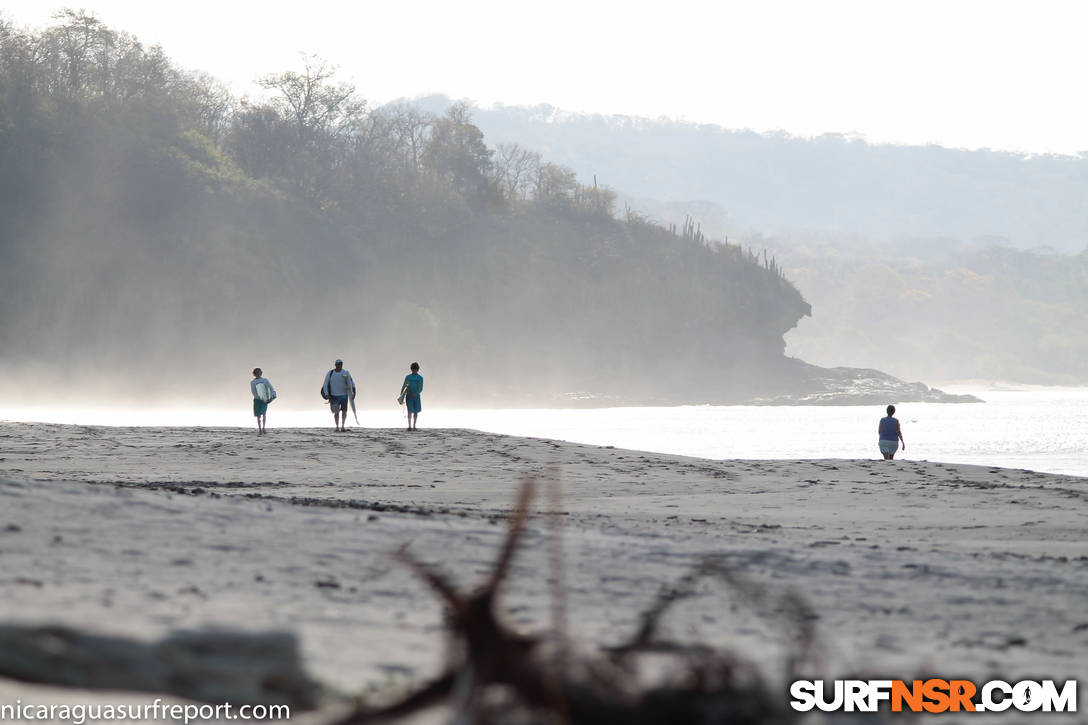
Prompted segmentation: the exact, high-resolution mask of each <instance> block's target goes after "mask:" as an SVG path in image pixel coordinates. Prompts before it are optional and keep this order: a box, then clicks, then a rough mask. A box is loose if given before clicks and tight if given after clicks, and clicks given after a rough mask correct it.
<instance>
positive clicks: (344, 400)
mask: <svg viewBox="0 0 1088 725" xmlns="http://www.w3.org/2000/svg"><path fill="white" fill-rule="evenodd" d="M321 397H323V398H326V399H327V400H328V401H329V407H330V408H332V424H333V425H334V426H335V427H336V431H337V432H338V433H339V432H343V431H345V430H347V429H346V428H345V427H344V424H345V423H347V421H348V398H349V397H350V398H351V399H353V400H354V399H355V381H354V380H352V379H351V373H349V372H348V371H347V370H345V369H344V361H343V360H341V359H339V358H337V360H336V363H335V366H334V367H333V369H332V370H330V371H329V372H328V373H327V374H326V375H325V383H324V384H323V385H322V386H321ZM337 413H339V416H337Z"/></svg>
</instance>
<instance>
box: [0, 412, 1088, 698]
mask: <svg viewBox="0 0 1088 725" xmlns="http://www.w3.org/2000/svg"><path fill="white" fill-rule="evenodd" d="M43 425H44V426H45V427H46V428H47V429H48V430H47V431H43V430H42V426H43ZM43 432H47V433H48V435H42V433H43ZM273 433H274V435H269V436H265V437H261V438H258V437H257V436H256V435H255V434H253V433H252V431H249V430H243V429H204V428H199V429H189V428H185V429H176V428H104V427H88V426H63V425H51V424H38V425H33V424H4V426H3V427H2V428H0V434H2V435H3V437H2V438H0V459H2V460H0V479H2V480H0V498H2V499H3V500H4V501H5V502H6V504H7V505H6V506H5V509H4V511H3V513H0V530H3V533H0V571H3V572H4V574H2V575H0V620H2V622H3V623H12V622H17V623H23V624H32V623H39V624H42V623H54V624H56V623H60V624H64V625H67V626H72V627H77V628H81V629H85V630H87V631H91V632H96V633H105V634H111V635H118V636H131V637H136V638H140V639H148V638H157V637H162V636H165V635H168V634H169V633H171V632H174V631H177V630H181V629H201V628H207V627H219V628H228V629H241V630H245V631H254V630H287V631H291V632H294V633H295V634H296V635H297V636H298V638H299V641H300V645H301V650H302V654H303V659H304V662H305V665H306V668H307V670H308V671H309V672H310V673H311V674H312V675H313V676H315V677H316V678H317V679H318V680H319V681H321V682H323V683H325V684H326V685H327V686H328V687H330V688H332V690H334V691H337V692H341V693H358V692H360V691H365V690H366V689H367V688H368V687H372V686H379V685H381V684H382V683H389V682H391V681H403V680H405V679H407V680H411V681H420V680H425V679H427V678H428V677H430V676H432V675H433V674H435V673H436V672H437V671H438V668H439V667H440V666H441V663H442V652H443V647H444V643H443V628H442V615H441V608H440V606H439V603H438V602H437V600H436V599H435V598H434V597H433V595H432V594H431V593H430V591H429V590H428V589H427V588H426V586H425V585H423V584H422V583H421V582H420V581H418V579H417V578H416V577H414V576H413V574H412V573H411V572H410V571H408V570H407V569H406V568H405V567H403V566H402V565H399V564H398V563H396V562H395V561H394V559H393V558H392V557H391V552H393V551H395V550H396V549H397V548H399V547H402V546H406V547H407V550H408V551H409V552H411V553H412V554H413V555H414V556H416V557H417V558H419V559H420V560H422V561H424V562H426V563H429V564H433V565H436V566H438V567H440V569H441V570H442V571H444V572H446V573H447V574H448V575H449V576H450V577H451V579H453V580H454V581H455V582H457V585H458V586H460V587H461V588H466V587H470V586H472V585H474V584H476V583H478V582H479V581H480V580H481V578H482V576H483V575H484V573H486V570H487V566H488V564H487V562H489V561H491V560H492V559H493V557H494V553H495V551H496V547H497V546H498V545H499V543H500V542H501V540H502V537H503V535H504V533H505V529H504V526H503V525H502V522H503V521H505V520H506V517H507V516H508V514H509V509H510V507H511V505H512V502H513V498H514V493H515V491H516V489H517V487H518V485H519V482H520V481H521V479H522V478H523V477H525V476H535V477H538V478H539V479H540V480H541V481H548V480H552V479H554V478H556V477H557V478H558V480H559V481H560V482H561V485H562V499H561V501H562V503H561V509H562V511H563V513H564V515H563V516H562V521H563V526H562V536H563V541H564V561H565V567H564V570H563V578H564V581H565V586H564V592H565V596H566V600H567V610H568V619H569V621H568V627H569V630H570V632H571V635H572V638H573V639H574V640H575V641H577V642H579V643H581V644H582V645H583V646H587V647H601V646H606V645H608V644H614V643H616V642H618V641H622V640H624V639H626V638H627V637H628V636H630V634H631V632H632V631H633V628H634V627H635V626H637V622H638V616H639V614H640V612H642V611H643V609H644V608H645V607H646V606H647V605H648V604H649V603H650V602H651V601H652V599H653V598H654V596H655V595H656V594H657V592H658V590H659V589H660V588H661V587H662V586H666V585H668V584H669V583H671V582H675V581H676V580H677V579H678V578H680V577H681V576H683V575H684V574H685V573H686V572H687V571H689V570H690V568H691V567H692V566H694V565H695V564H696V563H697V562H698V561H700V559H701V558H702V557H704V556H706V555H719V556H722V557H724V558H725V560H726V561H727V562H728V563H729V565H730V566H731V567H733V568H735V569H736V570H737V571H738V572H739V573H741V574H743V575H744V576H746V577H748V578H750V579H752V580H755V581H758V582H760V583H762V584H766V585H768V586H774V587H782V588H788V589H792V590H795V591H797V592H799V593H800V594H801V595H802V596H803V597H804V598H805V599H806V601H807V602H808V603H809V605H810V606H811V607H812V608H813V609H814V611H815V612H816V613H817V615H818V620H817V623H818V629H819V633H820V637H821V641H822V642H824V643H825V647H826V649H825V652H824V654H825V655H826V660H827V662H828V667H829V674H842V673H845V672H859V671H865V672H875V673H881V674H883V675H887V676H894V677H902V678H906V679H909V678H910V677H911V676H912V675H914V674H917V673H919V672H922V671H926V672H931V673H933V674H935V675H938V676H941V675H944V676H953V675H954V676H956V677H967V678H969V679H976V680H981V681H985V680H988V679H992V678H993V677H994V676H996V675H1001V676H1003V677H1006V678H1012V679H1017V678H1024V677H1038V676H1040V675H1046V676H1048V677H1053V678H1059V679H1062V678H1064V679H1072V678H1075V677H1076V676H1077V675H1078V674H1079V668H1081V667H1082V665H1083V660H1082V656H1081V655H1080V654H1079V653H1080V652H1083V650H1084V647H1085V646H1086V645H1088V617H1086V616H1085V614H1084V613H1083V608H1082V606H1081V605H1082V603H1083V602H1084V601H1086V600H1088V545H1086V544H1085V542H1084V541H1083V532H1084V531H1085V530H1088V507H1086V506H1084V503H1085V502H1088V479H1084V478H1078V477H1072V476H1061V475H1057V474H1040V473H1034V472H1028V471H1022V470H1013V469H1000V468H994V467H991V466H968V465H960V464H946V463H935V462H933V463H931V462H922V461H913V460H905V461H898V460H897V461H891V462H885V461H876V460H849V459H822V460H821V459H809V460H708V459H699V458H691V457H684V456H674V455H664V454H654V453H646V452H640V451H632V450H625V449H619V448H610V447H599V446H592V445H583V444H576V443H560V442H557V441H552V440H547V439H532V438H518V437H514V436H505V435H499V434H490V433H481V432H476V431H468V430H457V429H425V430H421V431H420V432H419V434H406V433H405V432H404V431H394V430H378V429H364V430H363V431H359V432H358V433H352V432H349V433H348V434H346V435H341V436H336V435H334V434H332V433H331V431H325V430H324V429H277V430H274V431H273ZM363 442H365V443H366V445H351V444H358V443H363ZM547 500H548V499H547V495H546V492H545V491H541V493H540V495H538V497H537V501H536V502H534V503H533V504H532V507H531V510H532V511H533V513H534V514H536V515H535V516H534V518H533V519H531V520H530V523H529V528H528V530H527V532H526V539H525V540H524V542H523V545H522V547H521V549H520V550H519V553H518V555H517V557H516V559H515V562H514V568H513V570H512V573H511V577H510V579H509V582H508V587H507V589H506V591H505V592H504V597H503V610H504V611H505V612H507V615H506V620H507V621H508V622H511V623H512V624H513V625H514V626H515V627H521V628H527V629H532V630H541V629H546V628H547V627H548V625H549V622H550V603H551V595H552V589H551V587H550V586H549V584H548V582H547V580H548V576H549V574H548V572H549V571H550V568H549V567H550V565H549V558H548V556H549V554H548V551H549V544H548V540H549V531H550V529H549V525H548V523H547V520H546V518H545V517H543V516H540V515H539V514H542V513H546V512H547V511H548V504H547ZM5 527H7V528H5ZM666 622H667V624H668V625H669V626H670V627H671V628H673V629H674V631H676V632H682V633H684V634H683V636H685V637H695V638H696V639H697V641H704V642H707V643H709V644H715V645H718V646H723V647H725V646H728V647H729V648H731V649H736V650H739V651H741V652H742V653H743V654H744V655H746V656H747V657H749V658H750V659H754V660H755V661H756V662H757V663H758V664H759V665H760V666H762V667H763V668H765V669H766V670H768V671H771V672H774V671H777V670H778V669H780V667H781V663H782V660H783V658H784V656H785V651H784V649H783V646H782V645H781V643H780V642H779V640H778V638H777V636H776V634H775V623H774V620H773V617H772V616H770V614H768V613H765V612H751V611H745V608H744V607H743V606H740V605H739V604H738V602H737V600H736V597H735V596H734V594H732V593H730V592H728V591H727V590H724V589H723V588H722V587H707V588H706V589H705V590H701V591H700V592H699V593H698V595H697V596H694V597H692V598H691V599H690V600H688V601H685V602H684V603H683V604H682V605H681V606H679V607H678V608H677V610H676V611H675V612H673V613H671V614H670V615H669V617H668V619H667V620H666ZM0 685H6V686H7V689H8V691H11V689H12V683H11V682H10V681H5V680H3V679H2V678H0ZM14 687H15V690H14V691H16V692H18V691H20V688H21V687H23V686H22V685H20V684H18V683H16V684H15V686H14ZM2 690H3V688H0V691H2Z"/></svg>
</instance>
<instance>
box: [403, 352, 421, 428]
mask: <svg viewBox="0 0 1088 725" xmlns="http://www.w3.org/2000/svg"><path fill="white" fill-rule="evenodd" d="M410 367H411V369H412V372H411V373H409V374H408V375H405V376H404V383H403V384H401V386H400V397H399V398H397V402H398V403H401V404H402V405H406V406H407V407H408V430H416V429H417V423H418V422H419V411H421V410H423V401H422V400H420V397H419V396H420V394H421V393H422V392H423V376H422V375H420V374H419V363H415V362H414V363H412V364H411V366H410Z"/></svg>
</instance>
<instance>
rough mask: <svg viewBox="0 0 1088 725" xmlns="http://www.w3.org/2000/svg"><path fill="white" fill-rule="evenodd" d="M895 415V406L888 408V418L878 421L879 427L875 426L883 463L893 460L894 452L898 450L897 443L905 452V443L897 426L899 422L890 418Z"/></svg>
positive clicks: (901, 431) (900, 429)
mask: <svg viewBox="0 0 1088 725" xmlns="http://www.w3.org/2000/svg"><path fill="white" fill-rule="evenodd" d="M894 415H895V406H894V405H889V406H888V417H887V418H881V419H880V425H878V426H877V429H876V430H877V433H879V434H880V452H881V453H882V454H883V455H884V460H885V461H890V460H892V459H893V458H895V452H896V451H897V450H899V443H900V442H902V443H903V450H904V451H905V450H907V442H906V441H904V440H903V429H902V428H901V427H900V426H899V421H898V420H897V419H896V418H893V417H892V416H894Z"/></svg>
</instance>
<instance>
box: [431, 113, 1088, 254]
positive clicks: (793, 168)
mask: <svg viewBox="0 0 1088 725" xmlns="http://www.w3.org/2000/svg"><path fill="white" fill-rule="evenodd" d="M448 102H449V101H448V99H446V98H444V97H441V96H437V97H432V98H427V99H420V103H422V104H424V106H426V107H432V108H433V107H437V106H439V105H442V104H446V103H448ZM475 118H476V122H477V124H478V125H479V126H480V128H481V129H483V131H484V132H485V133H486V134H487V135H488V137H489V138H491V139H494V140H495V142H499V143H501V142H516V143H518V144H520V145H522V146H523V147H526V148H531V149H534V150H537V151H541V152H543V153H545V154H547V155H548V156H549V158H551V159H553V160H554V161H556V162H558V163H562V164H565V165H567V166H569V167H570V168H572V169H574V170H575V172H576V173H577V174H578V175H579V178H580V179H582V180H583V181H588V180H591V179H592V178H593V176H594V175H595V176H596V177H597V179H598V180H599V181H600V182H601V183H607V184H610V185H611V186H613V187H615V189H616V190H617V191H618V192H620V193H621V194H624V195H627V196H630V197H635V198H638V197H642V198H645V199H650V200H655V201H658V202H698V201H711V202H714V203H716V204H718V205H719V206H720V207H721V208H722V209H724V211H725V212H726V213H727V216H728V225H729V227H730V228H728V229H726V230H725V231H726V232H727V233H729V234H730V235H731V236H740V235H741V234H745V233H750V232H760V233H763V234H777V233H780V232H783V231H792V232H797V231H811V232H816V233H819V234H855V235H863V236H867V237H871V238H875V239H897V238H927V237H928V238H932V237H942V238H954V239H958V240H961V241H963V242H971V241H973V240H975V239H977V238H980V237H1001V238H1003V239H1004V243H1005V244H1007V245H1009V246H1012V247H1016V248H1032V247H1040V246H1051V247H1053V248H1055V249H1057V250H1061V251H1066V252H1073V253H1077V252H1080V251H1081V250H1083V249H1084V248H1085V247H1086V245H1088V155H1085V154H1082V155H1081V156H1079V157H1071V156H1054V155H1039V156H1027V155H1024V154H1015V153H1008V152H1003V151H988V150H980V151H971V150H966V149H949V148H943V147H940V146H936V145H932V146H897V145H891V144H869V143H866V142H865V141H863V140H861V139H857V138H852V137H849V136H843V135H837V134H829V135H824V136H820V137H817V138H799V137H795V136H790V135H788V134H785V133H756V132H753V131H745V130H735V129H727V128H722V127H720V126H714V125H709V124H694V123H689V122H682V121H675V120H669V119H646V118H631V117H626V116H603V115H591V114H574V113H565V112H563V111H561V110H560V109H556V108H553V107H551V106H537V107H531V108H524V107H513V106H505V107H498V108H481V109H478V110H477V111H476V112H475ZM1086 154H1088V150H1086Z"/></svg>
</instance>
